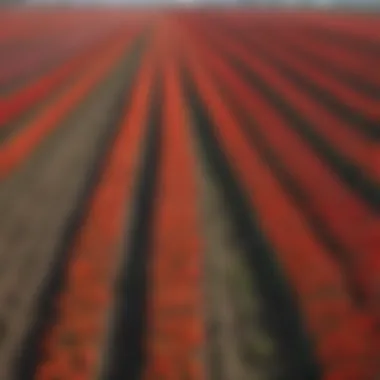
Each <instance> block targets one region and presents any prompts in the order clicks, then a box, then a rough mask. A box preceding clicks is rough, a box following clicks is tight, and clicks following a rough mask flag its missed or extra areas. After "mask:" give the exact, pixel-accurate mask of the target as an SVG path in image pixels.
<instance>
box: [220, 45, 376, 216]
mask: <svg viewBox="0 0 380 380" xmlns="http://www.w3.org/2000/svg"><path fill="white" fill-rule="evenodd" d="M221 54H222V55H223V57H224V58H225V59H226V61H228V62H230V64H231V66H232V67H233V68H234V69H235V70H236V72H238V73H239V74H240V75H241V76H242V78H243V79H244V81H246V83H249V85H250V86H252V87H254V88H256V89H258V90H259V91H260V92H261V93H262V95H263V97H264V98H266V99H267V101H268V102H269V103H270V104H272V105H273V106H274V107H275V108H276V109H277V110H278V111H279V112H280V113H281V115H282V117H284V119H285V120H286V123H287V125H289V128H291V129H293V130H294V131H295V132H296V133H297V134H298V135H299V136H301V137H302V139H303V140H304V141H305V142H306V143H307V144H308V146H310V148H311V149H312V150H313V151H314V152H315V153H316V154H317V155H318V156H319V157H321V158H322V159H323V161H324V162H326V163H327V164H328V165H329V166H330V167H331V168H332V169H333V170H334V172H335V173H336V175H337V176H338V177H339V178H340V179H341V180H342V181H343V182H344V183H345V184H346V185H347V186H348V187H349V188H350V189H352V190H353V191H354V192H355V193H356V194H358V195H359V196H360V197H361V198H362V199H363V201H364V202H365V203H367V204H368V206H369V207H370V208H372V209H373V210H374V211H376V212H380V186H379V185H378V184H376V183H375V182H373V181H372V180H371V179H370V178H368V177H367V176H366V173H364V171H363V170H361V168H360V167H359V166H358V165H356V164H355V163H354V162H351V161H349V160H347V159H346V158H344V157H342V156H341V155H340V153H339V152H338V151H336V150H335V149H334V148H333V147H332V146H331V144H330V143H328V142H327V141H326V140H325V139H324V138H323V137H322V136H320V135H319V133H318V132H316V131H315V130H314V129H313V127H312V126H311V125H310V124H309V122H308V121H307V120H306V119H304V118H303V117H302V116H301V115H299V113H298V112H297V110H296V109H295V108H294V107H293V106H291V105H290V104H289V103H288V102H287V101H286V100H285V99H283V98H282V97H280V96H279V95H278V94H277V93H276V91H275V89H273V88H271V87H270V86H268V84H267V83H266V82H265V81H264V80H263V79H262V78H261V77H259V76H258V75H257V74H256V73H255V72H253V71H251V70H250V69H249V68H248V67H246V65H245V64H244V63H243V62H241V61H240V60H239V58H238V57H232V56H230V55H228V53H226V52H225V51H223V52H221Z"/></svg>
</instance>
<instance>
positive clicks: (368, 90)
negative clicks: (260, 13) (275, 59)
mask: <svg viewBox="0 0 380 380" xmlns="http://www.w3.org/2000/svg"><path fill="white" fill-rule="evenodd" d="M244 32H245V33H250V32H254V33H255V34H256V35H257V34H260V35H261V36H262V37H263V38H267V37H268V35H270V37H271V38H274V39H276V43H281V45H283V46H286V48H287V49H288V50H289V51H290V52H292V53H294V54H295V55H298V56H299V57H300V58H301V59H302V60H304V61H305V62H307V63H309V62H310V63H314V64H315V63H316V64H317V65H318V67H319V68H321V69H322V70H323V71H324V72H326V73H328V74H330V75H334V76H335V78H337V79H338V80H339V81H340V82H341V83H343V84H345V85H347V86H349V87H351V88H352V89H354V90H355V91H357V92H359V93H361V94H363V95H364V96H368V97H373V98H376V97H379V93H380V89H379V87H378V86H376V85H375V84H373V83H371V82H368V81H366V80H364V79H363V78H360V77H359V76H358V75H357V74H356V73H354V72H350V73H348V72H344V71H342V70H340V69H339V67H337V64H336V63H335V64H334V63H332V62H331V61H327V60H326V59H325V58H324V57H320V56H318V55H316V54H313V52H312V51H310V50H307V48H306V47H304V46H302V47H301V46H297V45H293V44H292V42H291V37H290V40H288V39H285V38H283V37H282V36H281V31H279V32H275V31H273V30H268V29H259V30H258V29H257V28H255V29H250V30H246V29H244ZM279 38H280V39H279Z"/></svg>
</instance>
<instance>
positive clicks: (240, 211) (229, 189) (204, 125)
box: [182, 68, 320, 380]
mask: <svg viewBox="0 0 380 380" xmlns="http://www.w3.org/2000/svg"><path fill="white" fill-rule="evenodd" d="M182 80H183V85H184V88H185V92H186V95H187V99H188V102H189V104H190V107H191V110H192V114H193V115H194V117H195V123H194V125H195V128H196V134H197V135H198V138H199V139H200V143H201V147H202V148H203V151H204V153H205V157H206V160H207V161H208V164H209V165H210V168H211V172H212V173H213V174H214V175H215V180H216V182H217V183H218V184H219V185H220V187H221V190H222V193H223V195H224V198H225V200H226V205H228V207H229V209H230V212H231V216H232V221H233V224H234V226H235V230H236V234H237V236H238V238H239V241H240V242H241V245H242V248H243V251H244V252H245V254H246V256H247V261H248V263H249V265H250V269H249V270H250V271H251V273H253V274H254V275H253V278H254V279H255V280H257V284H255V287H256V289H259V291H260V293H261V294H262V295H263V298H264V302H265V313H266V316H265V320H266V322H267V324H268V329H269V330H270V331H273V335H274V336H275V337H276V338H277V340H278V342H279V344H280V354H281V356H282V358H284V361H283V362H284V363H286V368H284V375H283V376H281V380H305V379H308V380H316V379H319V378H320V372H319V368H318V366H317V364H316V362H315V359H314V355H313V354H312V348H311V344H310V342H309V340H308V338H307V335H306V333H305V330H304V328H303V323H302V318H301V316H300V311H299V308H298V305H297V302H296V297H295V295H294V293H293V290H292V289H291V287H290V286H289V284H288V283H287V281H286V280H285V277H284V275H283V273H282V272H281V269H280V268H279V266H278V264H277V263H276V262H275V255H274V252H273V249H272V248H271V247H270V244H269V242H268V241H267V239H266V238H265V236H264V235H263V233H262V231H261V228H260V223H259V220H258V217H257V215H255V212H254V210H252V208H251V206H250V204H249V202H248V200H247V199H246V197H245V195H244V192H243V190H242V188H241V186H240V185H239V184H238V183H237V180H236V178H235V175H234V174H233V171H232V169H231V166H230V163H229V162H228V159H227V157H226V156H225V155H224V153H223V152H222V150H221V148H220V146H219V145H218V143H217V138H216V136H215V132H216V129H217V126H216V125H214V123H213V122H212V120H211V118H210V116H209V115H208V112H207V109H206V107H205V105H204V104H203V103H202V100H201V99H200V96H199V93H198V92H197V91H198V90H197V89H196V88H195V86H194V84H193V83H192V82H191V78H190V75H189V73H188V71H187V69H186V68H182Z"/></svg>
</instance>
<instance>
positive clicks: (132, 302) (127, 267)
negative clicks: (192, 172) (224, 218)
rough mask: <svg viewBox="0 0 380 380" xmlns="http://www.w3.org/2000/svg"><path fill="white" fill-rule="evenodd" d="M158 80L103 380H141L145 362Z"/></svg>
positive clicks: (158, 116)
mask: <svg viewBox="0 0 380 380" xmlns="http://www.w3.org/2000/svg"><path fill="white" fill-rule="evenodd" d="M161 79H162V78H161V76H158V74H157V78H156V82H155V84H154V87H153V90H152V92H153V93H152V95H151V96H152V98H151V105H150V110H149V111H148V112H149V116H148V132H147V137H146V150H145V153H144V156H145V157H144V158H143V165H142V168H141V172H140V178H139V179H138V185H137V188H136V200H135V206H134V212H133V219H132V228H131V230H130V231H126V234H127V235H128V236H130V241H129V243H128V244H127V246H126V247H125V250H124V259H123V260H124V262H123V264H122V266H121V273H122V275H121V277H120V278H119V281H118V283H117V285H116V287H115V299H116V301H115V304H116V306H115V308H114V320H113V324H112V325H113V326H114V327H113V331H112V333H111V339H110V352H109V354H108V357H109V361H108V363H107V364H106V369H105V371H104V372H105V373H103V376H102V377H103V378H104V379H112V380H124V379H128V380H138V379H139V378H140V376H141V371H142V369H143V365H144V362H145V359H146V357H145V354H146V352H145V346H144V341H145V339H144V337H145V336H144V335H145V331H146V328H145V327H146V318H147V290H148V285H149V284H148V269H149V258H150V257H149V252H150V238H151V233H152V228H153V223H152V222H153V220H152V219H153V215H154V200H155V196H154V195H155V190H156V186H157V174H158V169H159V164H160V156H161V153H160V151H161V127H162V125H161V123H162V82H161Z"/></svg>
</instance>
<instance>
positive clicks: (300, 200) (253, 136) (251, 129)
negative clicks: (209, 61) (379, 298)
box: [210, 70, 362, 302]
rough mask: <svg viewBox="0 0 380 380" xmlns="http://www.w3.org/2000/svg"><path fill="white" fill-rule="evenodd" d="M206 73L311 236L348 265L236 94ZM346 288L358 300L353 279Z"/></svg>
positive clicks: (347, 255)
mask: <svg viewBox="0 0 380 380" xmlns="http://www.w3.org/2000/svg"><path fill="white" fill-rule="evenodd" d="M210 75H212V76H213V77H214V78H215V80H214V83H215V84H216V86H217V87H218V88H219V89H220V93H221V95H222V97H223V98H224V99H225V100H226V102H227V103H228V105H229V107H230V110H231V112H232V113H233V115H234V117H235V119H236V120H237V121H238V124H239V126H240V127H241V129H242V130H243V133H244V134H245V135H246V137H247V141H248V142H249V144H250V145H251V146H252V148H253V149H255V150H256V151H257V152H258V153H259V154H260V156H261V157H262V159H263V161H264V162H265V163H266V164H267V165H268V167H269V168H270V170H271V171H272V173H273V176H274V177H276V178H277V179H278V181H279V182H280V183H281V186H282V188H283V189H284V191H285V192H286V193H287V194H288V195H289V196H290V197H291V199H292V200H293V201H294V202H295V204H296V205H297V207H298V209H299V210H300V211H301V212H302V214H303V215H304V216H305V219H306V220H307V222H308V224H309V225H310V227H311V229H312V230H313V231H314V233H315V235H316V236H317V237H318V239H319V240H320V241H321V242H322V244H323V245H324V246H326V247H327V248H328V249H329V250H330V251H331V252H333V253H334V258H335V259H337V260H338V261H340V262H341V263H343V265H348V264H349V262H348V258H350V257H352V256H353V255H352V254H351V253H348V252H347V249H346V248H345V247H344V244H343V243H342V242H341V241H340V240H339V239H338V238H336V236H334V234H333V233H332V231H331V230H330V229H329V228H328V226H327V225H326V223H325V221H324V220H323V218H321V217H320V216H319V215H318V214H317V213H316V212H315V210H314V208H313V207H311V205H310V201H309V199H308V196H307V193H306V192H305V191H304V190H303V189H302V187H301V186H300V184H299V183H298V182H297V180H296V179H295V178H294V176H293V175H292V173H291V172H290V171H289V168H286V165H285V164H284V163H283V162H282V161H281V159H280V157H279V156H278V154H276V152H275V150H274V149H273V148H272V147H271V145H270V143H269V142H268V141H267V140H266V138H265V137H264V136H263V134H262V133H261V132H260V128H259V126H258V125H257V122H256V121H255V119H254V115H250V114H249V113H248V111H247V110H246V109H244V107H242V106H241V104H240V103H239V102H238V101H237V99H236V97H234V96H233V94H232V93H231V91H229V90H228V88H227V86H226V85H225V84H224V83H223V81H222V80H220V79H221V78H216V77H217V76H216V74H215V73H212V72H211V70H210ZM347 287H348V289H349V292H350V294H351V296H353V298H354V299H355V300H356V301H359V302H360V301H362V300H361V297H360V295H359V291H358V289H357V286H356V285H355V284H354V282H353V281H349V280H347Z"/></svg>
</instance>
